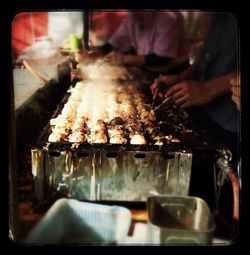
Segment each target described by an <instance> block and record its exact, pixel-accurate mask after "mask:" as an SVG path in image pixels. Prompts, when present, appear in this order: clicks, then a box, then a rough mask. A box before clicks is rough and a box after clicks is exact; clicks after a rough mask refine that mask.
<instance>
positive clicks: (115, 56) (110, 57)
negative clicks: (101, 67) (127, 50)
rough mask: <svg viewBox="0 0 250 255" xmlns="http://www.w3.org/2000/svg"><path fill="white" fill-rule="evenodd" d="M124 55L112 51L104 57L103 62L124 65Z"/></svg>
mask: <svg viewBox="0 0 250 255" xmlns="http://www.w3.org/2000/svg"><path fill="white" fill-rule="evenodd" d="M123 60H124V54H123V53H121V52H120V51H112V52H110V53H109V54H107V55H106V56H105V57H104V61H105V62H108V63H110V64H114V65H122V64H124V61H123Z"/></svg>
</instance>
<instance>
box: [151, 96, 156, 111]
mask: <svg viewBox="0 0 250 255" xmlns="http://www.w3.org/2000/svg"><path fill="white" fill-rule="evenodd" d="M155 99H156V93H154V95H153V101H152V104H151V108H152V109H153V107H154V105H155Z"/></svg>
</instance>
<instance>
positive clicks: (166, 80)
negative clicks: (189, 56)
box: [150, 63, 197, 97]
mask: <svg viewBox="0 0 250 255" xmlns="http://www.w3.org/2000/svg"><path fill="white" fill-rule="evenodd" d="M196 66H197V64H196V63H195V64H193V65H190V66H189V67H188V68H187V69H186V70H184V71H183V72H182V73H180V74H178V75H175V74H173V75H160V76H159V77H158V78H156V79H155V81H154V83H153V84H152V85H151V86H150V89H151V92H152V94H153V95H157V96H159V97H163V96H164V94H165V93H166V91H167V89H168V88H169V87H171V86H173V85H175V84H177V83H180V82H182V81H184V80H188V79H190V78H191V77H192V76H193V73H194V71H195V69H196Z"/></svg>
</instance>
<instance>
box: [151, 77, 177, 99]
mask: <svg viewBox="0 0 250 255" xmlns="http://www.w3.org/2000/svg"><path fill="white" fill-rule="evenodd" d="M178 81H179V76H178V75H160V76H159V77H158V78H156V79H155V80H154V82H153V83H152V85H151V86H150V89H151V92H152V94H153V95H156V96H159V97H160V98H162V97H164V96H165V94H166V91H167V90H168V88H169V87H171V86H173V85H174V84H176V83H178Z"/></svg>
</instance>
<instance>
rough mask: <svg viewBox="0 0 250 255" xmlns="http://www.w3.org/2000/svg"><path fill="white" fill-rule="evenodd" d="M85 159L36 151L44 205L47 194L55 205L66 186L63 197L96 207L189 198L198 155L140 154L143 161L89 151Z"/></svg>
mask: <svg viewBox="0 0 250 255" xmlns="http://www.w3.org/2000/svg"><path fill="white" fill-rule="evenodd" d="M53 155H55V154H53ZM79 155H80V154H78V155H77V154H76V153H75V152H73V151H61V152H60V153H59V155H57V156H51V153H49V151H46V150H39V153H38V152H37V150H32V160H34V163H33V164H32V168H33V169H32V172H33V177H34V185H35V195H36V198H37V199H38V200H40V201H41V202H42V199H43V196H42V194H44V196H45V199H46V200H49V201H50V200H53V196H55V195H58V194H57V192H58V191H57V188H58V187H59V186H60V187H62V185H63V184H65V185H64V188H65V189H66V187H67V190H65V189H64V193H63V196H66V197H71V198H76V199H79V200H91V201H96V200H117V201H146V199H147V197H148V195H149V193H150V192H157V193H158V194H168V195H188V193H189V183H190V173H191V165H192V153H186V152H185V153H184V152H174V153H171V157H166V156H163V154H162V152H147V151H145V152H141V151H140V155H143V157H137V155H139V154H138V152H136V151H120V152H119V151H118V152H117V151H116V152H115V153H112V152H107V151H95V152H93V151H87V152H86V153H83V154H82V156H81V155H80V156H79ZM69 164H70V165H69ZM69 169H70V173H69ZM44 189H45V190H44Z"/></svg>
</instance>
